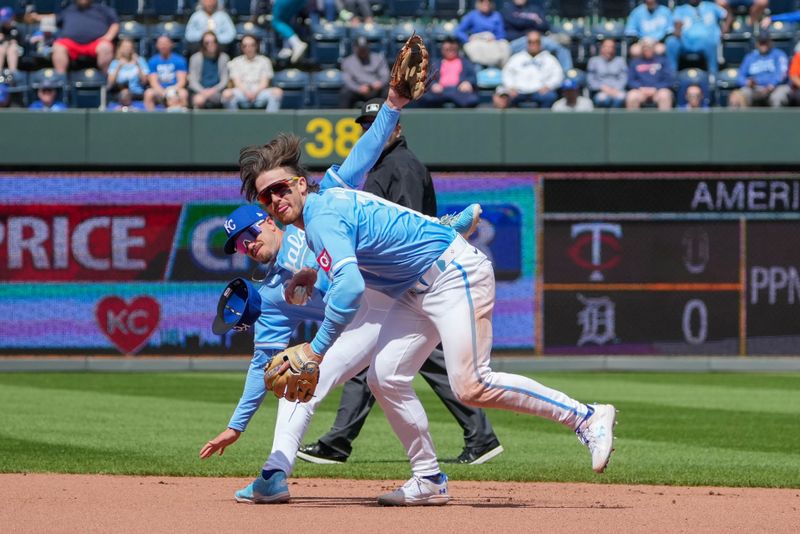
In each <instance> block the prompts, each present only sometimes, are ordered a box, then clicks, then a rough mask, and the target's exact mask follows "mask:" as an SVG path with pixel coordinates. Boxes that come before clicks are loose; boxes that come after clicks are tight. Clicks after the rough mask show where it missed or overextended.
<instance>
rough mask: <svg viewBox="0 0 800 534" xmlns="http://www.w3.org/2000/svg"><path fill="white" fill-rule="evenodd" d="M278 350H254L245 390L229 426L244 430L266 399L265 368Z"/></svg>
mask: <svg viewBox="0 0 800 534" xmlns="http://www.w3.org/2000/svg"><path fill="white" fill-rule="evenodd" d="M277 352H278V350H277V349H275V350H266V351H265V350H259V349H256V350H255V351H254V352H253V359H252V360H250V367H249V368H248V370H247V378H245V382H244V390H243V391H242V396H241V397H240V398H239V403H238V404H237V405H236V409H235V410H234V412H233V416H232V417H231V420H230V421H229V422H228V428H232V429H234V430H238V431H239V432H244V430H245V429H246V428H247V425H248V424H249V423H250V419H252V418H253V415H254V414H255V413H256V410H258V408H259V406H261V403H262V402H263V401H264V396H265V395H266V393H267V386H266V385H265V384H264V370H265V369H266V367H267V364H269V361H270V360H271V359H272V357H273V356H274V355H275V354H276V353H277Z"/></svg>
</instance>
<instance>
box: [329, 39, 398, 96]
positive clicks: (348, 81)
mask: <svg viewBox="0 0 800 534" xmlns="http://www.w3.org/2000/svg"><path fill="white" fill-rule="evenodd" d="M342 78H343V79H344V86H343V87H342V92H341V93H340V95H339V107H340V108H352V107H354V106H356V105H358V106H360V105H361V103H362V102H366V101H367V100H369V99H370V98H377V97H383V96H386V94H387V93H388V91H389V87H388V85H387V84H388V83H389V66H388V65H387V63H386V56H385V55H384V54H383V53H378V52H372V51H371V50H370V49H369V41H367V38H366V37H364V36H363V35H362V36H361V37H359V38H357V39H356V41H355V43H353V53H352V54H350V55H349V56H347V57H346V58H344V60H343V61H342Z"/></svg>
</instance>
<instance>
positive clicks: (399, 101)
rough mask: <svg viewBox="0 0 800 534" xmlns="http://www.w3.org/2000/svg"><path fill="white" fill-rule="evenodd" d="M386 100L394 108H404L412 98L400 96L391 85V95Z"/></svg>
mask: <svg viewBox="0 0 800 534" xmlns="http://www.w3.org/2000/svg"><path fill="white" fill-rule="evenodd" d="M386 102H387V103H388V104H389V105H390V106H391V107H392V108H394V109H403V108H404V107H405V106H406V104H408V103H409V102H411V100H410V99H408V98H405V97H402V96H400V95H399V94H398V93H397V91H395V90H394V88H392V87H389V96H388V97H387V98H386Z"/></svg>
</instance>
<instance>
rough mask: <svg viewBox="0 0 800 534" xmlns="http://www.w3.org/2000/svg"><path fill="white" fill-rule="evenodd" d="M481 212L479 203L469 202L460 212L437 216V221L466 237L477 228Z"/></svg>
mask: <svg viewBox="0 0 800 534" xmlns="http://www.w3.org/2000/svg"><path fill="white" fill-rule="evenodd" d="M482 212H483V210H482V209H481V205H480V204H470V205H469V206H467V207H466V208H464V210H463V211H461V213H455V214H453V215H443V216H442V217H439V223H441V224H443V225H444V226H449V227H450V228H452V229H453V230H455V231H456V232H458V233H459V234H461V235H462V236H463V237H464V239H466V238H468V237H469V236H471V235H472V234H473V233H475V230H477V229H478V222H479V221H480V220H481V213H482Z"/></svg>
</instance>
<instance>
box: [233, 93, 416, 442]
mask: <svg viewBox="0 0 800 534" xmlns="http://www.w3.org/2000/svg"><path fill="white" fill-rule="evenodd" d="M399 117H400V112H399V111H397V110H393V109H391V108H389V107H388V106H382V107H381V109H380V111H379V112H378V115H377V116H376V117H375V122H374V123H373V125H372V127H371V128H370V129H369V130H367V132H366V133H365V134H364V135H362V136H361V138H360V139H359V140H358V142H357V143H356V144H355V145H354V146H353V149H352V150H351V151H350V154H349V155H348V156H347V158H346V159H345V160H344V162H343V163H342V165H334V166H332V167H331V168H329V169H328V170H327V171H326V173H325V176H324V177H323V178H322V180H321V182H320V191H324V190H326V189H328V188H331V187H348V188H352V187H358V186H360V185H361V183H362V182H363V181H364V178H366V175H367V172H369V170H370V169H371V168H372V167H373V166H374V165H375V162H376V161H377V160H378V158H379V157H380V154H381V151H382V149H383V146H384V145H385V144H386V141H387V140H388V139H389V135H390V134H391V133H392V131H393V130H394V128H395V126H396V125H397V120H398V119H399ZM304 267H313V268H316V267H317V261H316V256H315V255H314V254H313V253H312V252H311V251H310V250H309V248H308V244H307V240H306V237H305V232H304V231H303V230H300V229H299V228H297V227H295V226H291V225H290V226H288V227H286V228H285V230H284V234H283V240H282V241H281V249H280V251H279V252H278V255H277V256H276V258H275V265H274V266H273V267H272V269H271V270H270V271H269V272H268V273H267V278H266V279H265V280H264V282H263V283H262V284H261V285H260V286H259V288H258V293H259V295H261V316H260V317H259V318H258V321H257V322H256V324H255V327H254V329H255V336H254V337H255V349H256V350H255V351H254V353H253V359H252V360H251V361H250V368H249V370H248V372H247V379H246V380H245V385H244V391H243V392H242V397H241V398H240V399H239V404H238V405H237V406H236V410H235V411H234V413H233V416H232V417H231V420H230V422H229V423H228V427H229V428H233V429H235V430H239V431H244V429H245V428H246V427H247V424H248V423H249V422H250V419H251V418H252V417H253V414H255V412H256V410H257V409H258V407H259V406H260V405H261V402H262V401H263V400H264V396H265V394H266V387H265V386H264V369H265V368H266V366H267V365H268V364H269V361H270V359H272V357H273V356H274V355H275V354H276V353H277V352H279V351H281V350H283V349H284V348H286V346H287V345H288V343H289V340H290V339H291V336H292V332H294V329H295V328H297V325H298V324H299V323H300V322H301V321H306V320H317V321H323V319H324V318H325V310H326V308H327V305H326V302H325V301H326V300H327V294H328V293H329V286H330V281H329V279H328V277H326V276H318V277H317V282H316V284H315V285H314V293H313V295H312V297H311V298H310V299H309V301H308V302H307V303H306V305H305V306H295V305H293V304H289V303H288V302H286V300H285V298H284V285H285V284H286V283H287V282H288V281H289V280H290V279H291V277H292V275H293V274H294V273H296V272H297V271H299V270H300V269H302V268H304ZM323 322H324V321H323Z"/></svg>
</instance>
